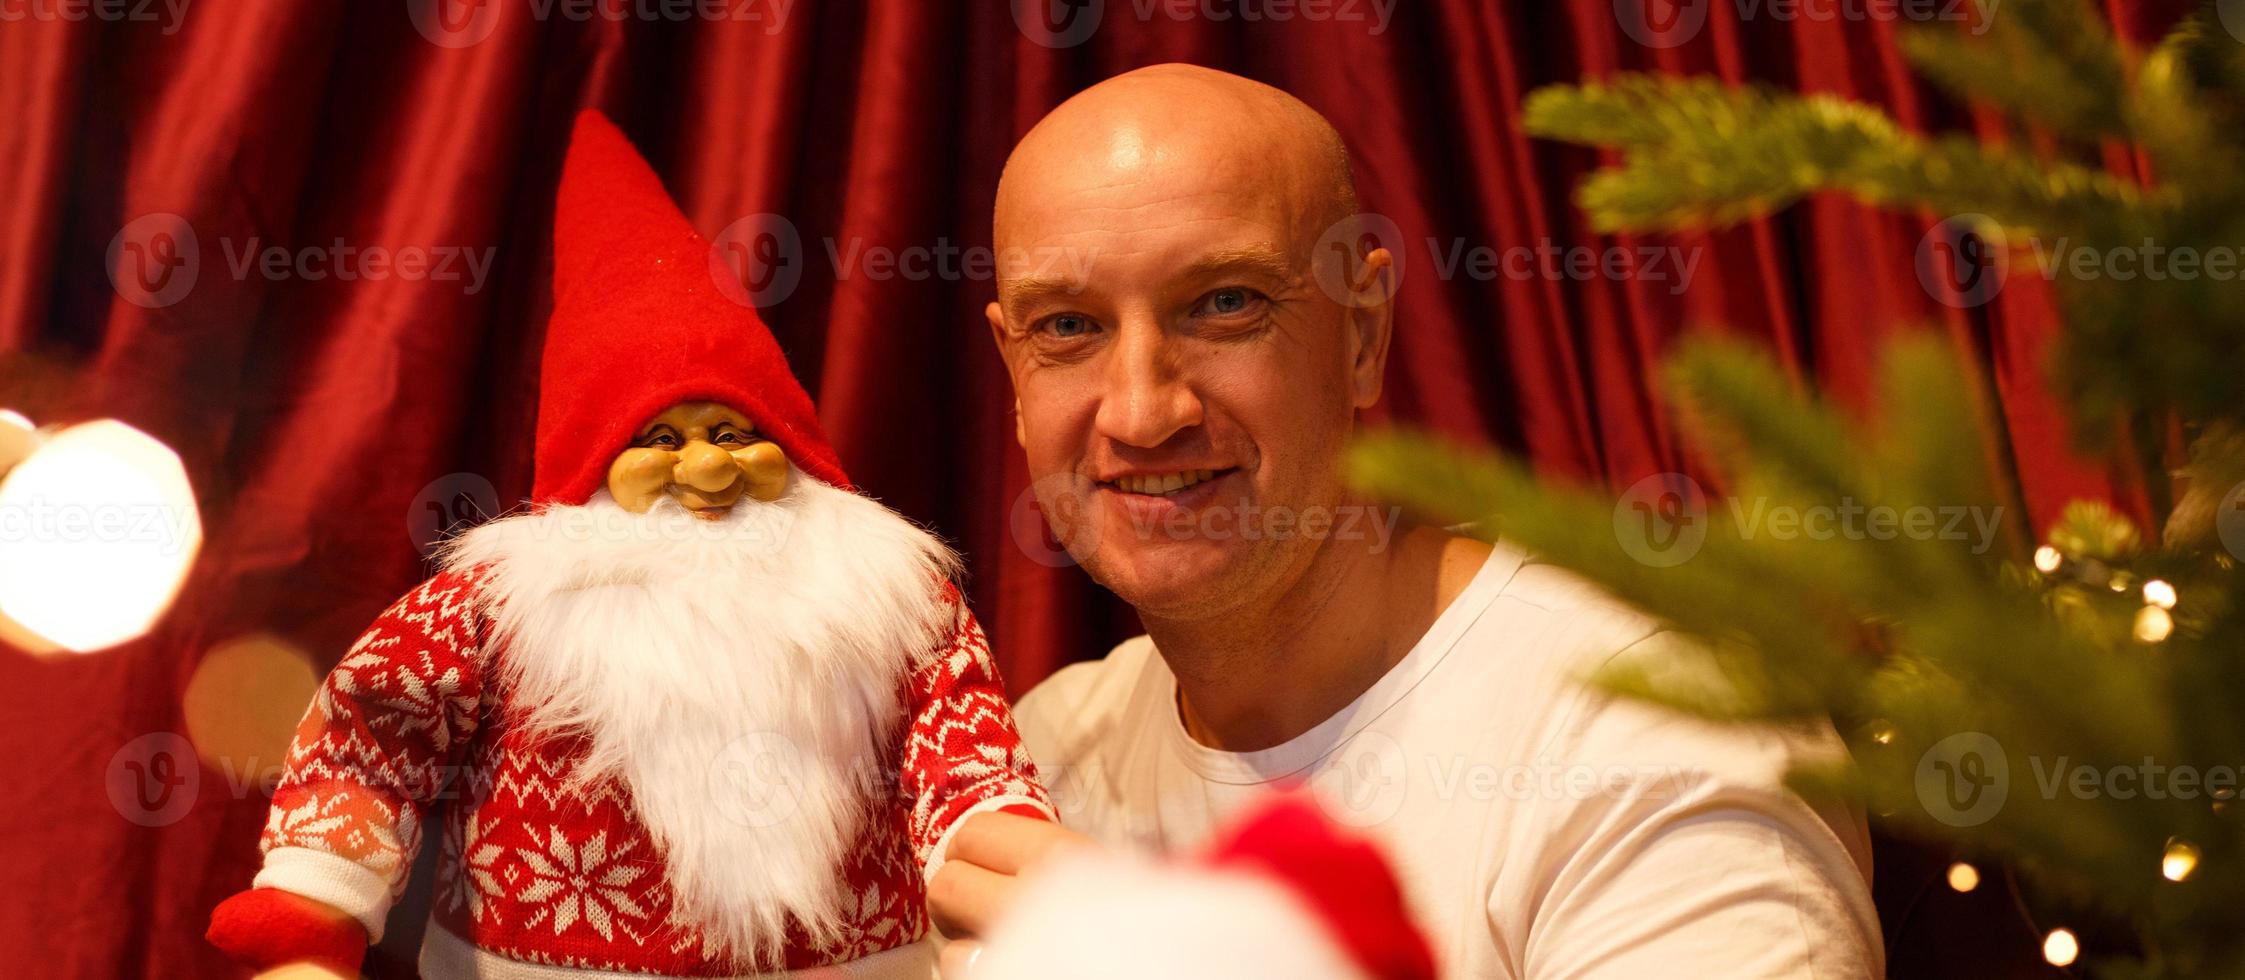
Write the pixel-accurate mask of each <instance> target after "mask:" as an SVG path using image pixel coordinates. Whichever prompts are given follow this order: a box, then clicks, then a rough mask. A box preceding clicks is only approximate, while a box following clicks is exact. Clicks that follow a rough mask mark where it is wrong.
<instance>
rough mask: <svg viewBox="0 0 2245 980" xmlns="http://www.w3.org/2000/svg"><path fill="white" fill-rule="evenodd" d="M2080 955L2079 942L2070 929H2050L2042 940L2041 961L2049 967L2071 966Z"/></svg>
mask: <svg viewBox="0 0 2245 980" xmlns="http://www.w3.org/2000/svg"><path fill="white" fill-rule="evenodd" d="M2080 955H2081V940H2079V939H2077V938H2075V937H2074V933H2073V930H2071V929H2052V930H2050V935H2048V936H2044V937H2043V939H2042V960H2043V962H2045V963H2048V964H2050V965H2051V966H2072V965H2073V963H2074V959H2075V958H2076V957H2079V956H2080Z"/></svg>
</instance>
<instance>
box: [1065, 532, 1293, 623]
mask: <svg viewBox="0 0 2245 980" xmlns="http://www.w3.org/2000/svg"><path fill="white" fill-rule="evenodd" d="M1240 544H1241V543H1240V542H1228V543H1219V542H1213V541H1165V542H1158V543H1152V544H1138V545H1133V546H1132V547H1131V548H1130V550H1129V551H1127V552H1119V553H1118V552H1117V551H1108V552H1106V553H1103V554H1099V555H1095V556H1093V558H1092V560H1091V561H1089V562H1087V563H1085V570H1086V571H1088V572H1090V573H1091V575H1092V578H1093V579H1095V580H1097V581H1098V582H1099V584H1101V585H1104V586H1106V587H1107V589H1108V591H1111V592H1113V593H1115V595H1117V596H1120V597H1121V598H1122V600H1123V601H1125V602H1128V603H1130V604H1131V606H1132V607H1133V608H1136V609H1137V610H1138V611H1139V613H1140V614H1141V615H1147V616H1153V617H1156V618H1162V619H1194V618H1200V617H1201V616H1205V615H1210V614H1212V613H1214V612H1217V611H1221V610H1223V609H1227V608H1230V607H1232V606H1233V605H1235V604H1237V603H1238V602H1239V601H1240V600H1241V599H1242V598H1243V596H1241V595H1240V593H1241V592H1243V591H1245V590H1246V589H1247V588H1248V585H1247V583H1248V582H1249V580H1250V579H1252V578H1253V576H1251V575H1249V574H1247V571H1248V569H1249V566H1250V565H1251V564H1252V562H1253V557H1252V556H1251V555H1250V554H1248V553H1247V549H1245V548H1243V547H1240Z"/></svg>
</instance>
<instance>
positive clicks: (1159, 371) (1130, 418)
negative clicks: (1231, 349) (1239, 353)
mask: <svg viewBox="0 0 2245 980" xmlns="http://www.w3.org/2000/svg"><path fill="white" fill-rule="evenodd" d="M1121 333H1122V335H1121V336H1120V337H1119V338H1117V340H1116V346H1115V348H1114V350H1113V356H1112V357H1111V358H1110V359H1109V360H1108V362H1107V379H1106V383H1107V389H1106V391H1105V392H1104V393H1103V395H1102V396H1101V398H1100V401H1099V415H1098V418H1097V420H1096V424H1097V426H1098V429H1099V434H1100V435H1102V436H1105V437H1107V438H1109V439H1113V440H1114V441H1116V442H1119V443H1122V444H1124V445H1126V446H1136V447H1139V448H1141V449H1151V448H1153V447H1155V446H1159V445H1161V444H1162V443H1163V442H1166V441H1168V439H1169V437H1170V436H1173V435H1176V434H1177V433H1178V432H1180V431H1182V430H1184V429H1189V428H1191V427H1193V426H1196V425H1199V424H1200V423H1201V403H1200V395H1198V394H1197V393H1195V392H1194V391H1193V387H1192V385H1191V384H1190V379H1189V378H1188V377H1187V376H1186V373H1185V371H1184V370H1183V365H1182V364H1181V363H1180V358H1179V356H1178V351H1177V349H1176V347H1175V345H1174V344H1173V343H1171V341H1170V338H1169V336H1168V333H1167V332H1166V331H1164V330H1162V329H1161V327H1160V326H1159V325H1158V324H1127V325H1125V326H1124V327H1123V329H1122V332H1121Z"/></svg>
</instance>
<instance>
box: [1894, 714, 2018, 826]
mask: <svg viewBox="0 0 2245 980" xmlns="http://www.w3.org/2000/svg"><path fill="white" fill-rule="evenodd" d="M1916 784H1917V791H1918V804H1919V805H1920V806H1923V807H1924V808H1925V812H1926V814H1927V815H1928V816H1931V817H1932V818H1933V819H1935V820H1939V821H1941V822H1942V823H1945V824H1948V825H1949V826H1951V827H1977V826H1979V825H1981V824H1984V823H1987V822H1988V821H1990V820H1993V819H1995V815H1996V813H1997V811H2000V810H2002V809H2003V802H2004V800H2005V799H2007V798H2009V796H2010V794H2011V760H2010V758H2009V757H2008V756H2006V755H2005V754H2004V751H2003V746H2002V745H1999V744H1997V743H1996V740H1995V739H1994V738H1993V737H1991V736H1989V735H1986V734H1984V733H1981V732H1959V733H1957V734H1955V735H1951V736H1949V737H1948V738H1944V739H1942V740H1940V741H1938V742H1935V743H1933V747H1932V748H1929V749H1926V750H1925V754H1924V755H1922V756H1919V757H1918V769H1917V779H1916Z"/></svg>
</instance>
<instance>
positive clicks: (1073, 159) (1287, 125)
mask: <svg viewBox="0 0 2245 980" xmlns="http://www.w3.org/2000/svg"><path fill="white" fill-rule="evenodd" d="M1172 168H1175V169H1206V170H1219V171H1224V170H1240V171H1244V172H1247V173H1252V174H1255V175H1257V176H1258V177H1259V178H1261V179H1268V180H1274V181H1280V182H1283V183H1284V184H1285V187H1286V189H1287V190H1288V191H1289V192H1290V194H1291V195H1292V196H1294V198H1295V204H1296V206H1297V207H1298V208H1299V209H1300V210H1301V211H1302V212H1304V213H1305V215H1306V216H1308V217H1311V218H1313V219H1314V220H1317V221H1318V222H1319V224H1320V225H1321V226H1323V225H1330V224H1331V223H1333V222H1335V221H1338V220H1340V219H1342V218H1345V217H1347V216H1349V215H1352V214H1355V213H1356V209H1357V197H1356V182H1355V178H1354V176H1353V174H1352V173H1351V171H1350V168H1349V152H1348V147H1347V145H1346V144H1344V143H1342V142H1341V134H1340V132H1339V131H1337V130H1335V129H1334V128H1333V124H1332V123H1331V122H1328V121H1326V118H1325V117H1324V116H1322V115H1319V114H1318V112H1317V110H1315V109H1312V108H1310V107H1309V105H1308V104H1307V103H1304V102H1303V101H1302V100H1300V99H1297V98H1295V97H1294V96H1292V95H1289V94H1287V93H1286V92H1284V91H1281V90H1279V89H1276V88H1273V87H1271V86H1269V85H1265V84H1263V83H1262V82H1258V81H1255V80H1253V79H1249V78H1241V77H1240V76H1238V75H1234V74H1231V73H1229V72H1221V71H1217V70H1215V69H1213V68H1202V67H1200V66H1198V65H1185V64H1164V65H1151V66H1148V67H1145V68H1140V69H1137V70H1136V71H1130V72H1125V73H1123V74H1121V75H1117V76H1115V77H1113V78H1110V79H1107V80H1106V81H1103V82H1100V83H1099V84H1097V85H1093V86H1092V87H1090V88H1087V89H1085V90H1083V91H1082V92H1079V93H1077V94H1076V95H1075V97H1073V98H1071V99H1069V100H1068V101H1066V102H1063V103H1061V104H1060V105H1059V107H1057V108H1055V109H1053V110H1052V112H1051V114H1049V115H1047V116H1045V118H1044V119H1043V120H1041V121H1039V122H1038V123H1037V125H1036V126H1034V127H1032V128H1031V129H1030V130H1029V133H1028V135H1026V136H1023V137H1022V138H1021V142H1020V143H1019V144H1018V145H1016V146H1015V147H1014V150H1013V153H1012V154H1011V155H1010V156H1008V157H1007V158H1006V167H1005V171H1004V173H1003V174H1002V175H1001V176H1000V177H999V179H998V199H997V207H996V209H995V214H994V222H993V223H994V225H995V228H994V232H995V240H996V242H997V244H998V247H999V248H1001V249H1002V248H1004V247H1005V245H1006V242H1007V237H1008V236H1007V234H1006V233H1007V223H1008V219H1009V217H1010V216H1011V215H1012V213H1013V212H1015V211H1018V210H1019V208H1020V206H1021V205H1022V204H1023V203H1024V200H1025V199H1034V198H1036V197H1041V196H1043V195H1045V194H1048V193H1064V192H1065V191H1066V189H1067V188H1069V187H1070V186H1072V185H1075V184H1077V183H1078V182H1083V181H1101V180H1118V179H1128V178H1129V177H1130V176H1131V175H1133V174H1142V173H1145V172H1147V171H1149V170H1155V171H1159V170H1168V169H1172Z"/></svg>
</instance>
